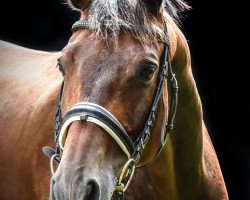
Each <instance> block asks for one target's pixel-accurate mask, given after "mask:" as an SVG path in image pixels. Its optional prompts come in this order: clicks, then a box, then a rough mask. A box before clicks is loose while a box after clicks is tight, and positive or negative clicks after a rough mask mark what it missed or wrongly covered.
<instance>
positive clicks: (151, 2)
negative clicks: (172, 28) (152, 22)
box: [142, 0, 163, 15]
mask: <svg viewBox="0 0 250 200" xmlns="http://www.w3.org/2000/svg"><path fill="white" fill-rule="evenodd" d="M142 1H143V2H144V3H145V5H146V6H147V8H148V10H149V11H150V12H151V13H152V14H154V15H156V14H158V13H159V12H160V10H161V7H162V4H163V0H142Z"/></svg>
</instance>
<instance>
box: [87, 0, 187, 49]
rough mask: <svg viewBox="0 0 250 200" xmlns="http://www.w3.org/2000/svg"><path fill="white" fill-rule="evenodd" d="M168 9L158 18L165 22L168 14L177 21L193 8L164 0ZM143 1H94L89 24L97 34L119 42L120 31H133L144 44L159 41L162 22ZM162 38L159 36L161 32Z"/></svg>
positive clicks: (175, 0) (162, 11)
mask: <svg viewBox="0 0 250 200" xmlns="http://www.w3.org/2000/svg"><path fill="white" fill-rule="evenodd" d="M163 1H164V6H163V8H162V10H161V12H160V13H159V15H158V16H157V18H158V17H160V18H162V19H163V13H164V12H167V13H168V14H169V15H170V16H171V17H172V18H173V19H174V20H175V21H179V20H180V16H181V15H180V13H181V12H183V11H185V10H186V9H188V8H189V6H188V5H187V4H186V3H185V2H184V1H183V0H163ZM148 10H149V9H147V7H146V5H145V3H144V2H143V1H142V0H93V1H92V4H91V6H90V7H89V14H90V18H89V23H90V24H92V26H93V27H92V28H93V29H94V30H96V31H95V35H97V36H102V37H103V38H105V39H110V38H112V39H114V41H117V39H118V36H119V33H120V30H121V29H123V30H127V31H130V32H132V34H133V35H134V37H135V38H136V39H138V40H139V41H140V42H141V43H142V44H148V43H155V42H157V41H158V38H159V37H158V38H157V30H156V28H155V26H158V24H157V23H158V22H157V20H156V19H155V17H153V15H152V14H150V12H149V11H148ZM158 36H159V33H158Z"/></svg>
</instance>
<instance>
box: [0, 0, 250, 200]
mask: <svg viewBox="0 0 250 200" xmlns="http://www.w3.org/2000/svg"><path fill="white" fill-rule="evenodd" d="M218 2H220V4H218ZM188 3H189V5H190V6H192V9H191V10H190V11H188V12H185V13H184V18H183V19H182V24H181V30H182V31H183V33H184V35H185V36H186V38H187V40H188V43H189V46H190V51H191V57H192V69H193V74H194V77H195V80H196V83H197V87H198V90H199V93H200V97H201V100H202V103H203V110H204V118H205V122H206V125H207V128H208V131H209V133H210V136H211V138H212V141H213V144H214V146H215V149H216V151H217V155H218V158H219V161H220V164H221V168H222V172H223V175H224V178H225V182H226V185H227V188H228V192H229V196H230V199H233V200H249V199H250V173H249V170H250V145H249V139H248V135H249V133H250V117H249V115H250V89H249V86H250V84H249V79H250V77H249V67H250V64H249V58H250V50H249V48H250V40H249V36H250V35H249V32H248V30H247V29H248V28H249V27H248V26H249V25H250V23H249V21H248V18H249V17H248V15H247V11H246V10H245V8H247V6H246V5H244V4H243V3H241V4H236V3H235V2H230V1H226V0H222V1H213V0H211V1H200V0H189V1H188ZM0 15H1V17H0V20H1V21H0V22H1V23H0V26H1V31H0V38H1V39H2V40H5V41H9V42H13V43H15V44H19V45H22V46H25V47H29V48H33V49H39V50H46V51H58V50H61V49H62V48H63V47H64V46H65V45H66V43H67V41H68V39H69V37H70V35H71V30H70V28H71V25H72V24H73V23H74V22H75V21H76V20H77V19H78V18H79V14H78V13H77V12H75V11H72V10H71V9H69V8H68V6H67V5H65V4H64V1H63V0H43V1H32V2H30V1H17V2H15V1H6V2H5V3H4V4H2V5H1V14H0ZM0 53H1V52H0Z"/></svg>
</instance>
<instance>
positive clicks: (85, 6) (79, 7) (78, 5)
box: [68, 0, 92, 11]
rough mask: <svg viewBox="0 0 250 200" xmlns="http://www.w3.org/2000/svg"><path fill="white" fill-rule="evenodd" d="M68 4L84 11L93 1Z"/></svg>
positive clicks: (72, 0)
mask: <svg viewBox="0 0 250 200" xmlns="http://www.w3.org/2000/svg"><path fill="white" fill-rule="evenodd" d="M68 2H69V4H70V5H71V6H72V7H73V8H76V9H79V10H82V11H84V10H85V9H86V8H88V7H89V5H90V4H91V3H92V0H68Z"/></svg>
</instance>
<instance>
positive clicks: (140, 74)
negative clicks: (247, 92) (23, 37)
mask: <svg viewBox="0 0 250 200" xmlns="http://www.w3.org/2000/svg"><path fill="white" fill-rule="evenodd" d="M68 3H69V5H70V6H71V7H72V8H73V9H75V10H78V11H79V12H81V17H80V20H79V21H77V22H76V23H75V24H74V25H73V28H72V30H73V33H72V36H71V38H70V39H69V41H68V44H67V45H66V46H65V47H64V48H63V49H62V51H60V52H44V51H38V50H33V49H28V48H24V47H21V46H17V45H15V44H11V43H8V42H4V41H1V43H0V48H1V54H0V57H1V58H0V63H1V67H0V70H1V72H0V77H1V78H0V90H1V99H0V104H1V115H0V118H1V120H0V123H1V126H0V127H1V134H0V144H1V145H0V152H1V154H0V157H1V159H0V177H1V182H0V199H19V200H24V199H25V200H28V199H32V200H34V199H48V198H50V199H52V200H54V199H56V200H58V199H86V200H90V199H91V200H100V199H102V200H111V199H124V198H125V199H131V200H132V199H144V200H147V199H150V200H153V199H179V200H183V199H192V200H194V199H198V200H200V199H211V200H216V199H218V200H221V199H228V194H227V189H226V185H225V182H224V179H223V175H222V171H221V169H220V165H219V161H218V158H217V156H216V152H215V149H214V147H213V144H212V142H211V140H210V137H209V134H208V132H207V129H206V125H205V122H204V120H203V111H202V103H201V100H200V97H199V93H198V90H197V87H196V83H195V80H194V77H193V75H192V68H191V56H190V52H189V46H188V43H187V41H186V38H185V36H184V35H183V33H182V31H181V30H180V27H179V24H178V20H179V16H180V15H179V13H180V12H181V11H184V10H186V9H188V8H189V6H188V5H187V4H186V3H185V2H184V1H182V0H165V1H163V0H155V1H153V0H137V1H134V0H123V1H114V0H92V1H91V0H69V1H68ZM177 80H178V85H177ZM177 91H178V107H177ZM55 113H56V114H55ZM174 117H175V118H174ZM54 118H55V121H54ZM55 126H56V127H55ZM52 133H54V136H53V134H52ZM45 146H46V147H45ZM50 147H53V148H50ZM42 149H43V151H44V153H45V154H47V155H48V156H49V157H51V158H50V159H49V158H48V157H47V156H45V155H44V154H43V152H42Z"/></svg>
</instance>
